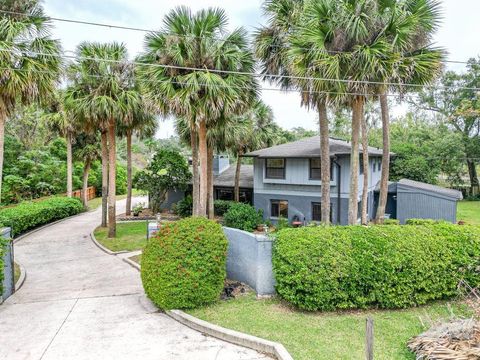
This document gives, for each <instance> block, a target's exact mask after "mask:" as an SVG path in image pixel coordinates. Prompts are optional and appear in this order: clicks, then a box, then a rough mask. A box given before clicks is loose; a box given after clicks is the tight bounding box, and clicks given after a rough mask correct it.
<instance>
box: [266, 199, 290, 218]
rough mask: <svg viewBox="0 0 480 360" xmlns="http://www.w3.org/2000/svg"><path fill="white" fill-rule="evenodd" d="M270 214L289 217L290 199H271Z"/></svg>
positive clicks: (276, 216)
mask: <svg viewBox="0 0 480 360" xmlns="http://www.w3.org/2000/svg"><path fill="white" fill-rule="evenodd" d="M270 216H271V217H275V218H279V217H283V218H286V219H288V201H286V200H271V201H270Z"/></svg>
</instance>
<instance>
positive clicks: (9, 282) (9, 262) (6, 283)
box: [0, 228, 15, 303]
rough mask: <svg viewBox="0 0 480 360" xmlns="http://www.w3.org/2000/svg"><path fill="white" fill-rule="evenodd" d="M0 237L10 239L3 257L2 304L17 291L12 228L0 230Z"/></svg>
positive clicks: (0, 301) (0, 298)
mask: <svg viewBox="0 0 480 360" xmlns="http://www.w3.org/2000/svg"><path fill="white" fill-rule="evenodd" d="M0 236H1V237H3V238H5V239H9V241H8V243H7V251H6V253H5V255H4V256H3V283H2V286H3V293H2V296H0V303H2V302H3V300H5V299H7V298H8V297H9V296H10V295H12V294H13V293H14V291H15V280H14V268H13V241H12V239H11V230H10V228H3V229H0Z"/></svg>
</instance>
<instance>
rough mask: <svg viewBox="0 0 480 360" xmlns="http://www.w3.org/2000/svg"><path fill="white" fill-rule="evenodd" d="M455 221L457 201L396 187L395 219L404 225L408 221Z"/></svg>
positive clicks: (403, 186)
mask: <svg viewBox="0 0 480 360" xmlns="http://www.w3.org/2000/svg"><path fill="white" fill-rule="evenodd" d="M423 218H428V219H434V220H442V219H443V220H446V221H450V222H452V223H455V222H456V221H457V201H456V200H455V199H452V198H451V197H447V196H442V195H441V194H438V193H433V192H430V191H426V190H421V189H416V188H415V189H414V188H411V187H409V186H405V185H403V184H401V183H398V185H397V219H398V220H399V221H400V224H405V222H406V221H407V220H408V219H423Z"/></svg>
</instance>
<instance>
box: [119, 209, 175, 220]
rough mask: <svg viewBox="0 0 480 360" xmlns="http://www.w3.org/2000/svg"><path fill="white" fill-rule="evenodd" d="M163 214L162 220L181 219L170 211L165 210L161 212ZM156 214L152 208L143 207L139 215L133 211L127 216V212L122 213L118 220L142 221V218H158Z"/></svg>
mask: <svg viewBox="0 0 480 360" xmlns="http://www.w3.org/2000/svg"><path fill="white" fill-rule="evenodd" d="M161 215H162V221H163V220H165V221H177V220H179V219H180V217H178V216H177V215H175V214H172V213H169V212H168V211H164V212H162V213H161ZM156 219H157V218H156V216H155V214H153V213H152V210H150V209H143V210H142V211H141V212H140V214H139V215H138V216H134V215H133V213H132V215H130V216H127V215H125V214H121V215H118V216H117V220H118V221H140V220H144V221H147V220H156Z"/></svg>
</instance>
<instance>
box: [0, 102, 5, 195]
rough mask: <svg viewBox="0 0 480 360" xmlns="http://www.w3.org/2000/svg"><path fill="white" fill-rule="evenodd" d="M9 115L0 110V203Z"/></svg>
mask: <svg viewBox="0 0 480 360" xmlns="http://www.w3.org/2000/svg"><path fill="white" fill-rule="evenodd" d="M6 120H7V114H6V113H5V112H4V111H3V110H2V109H1V108H0V202H1V196H2V181H3V155H4V148H5V122H6Z"/></svg>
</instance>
